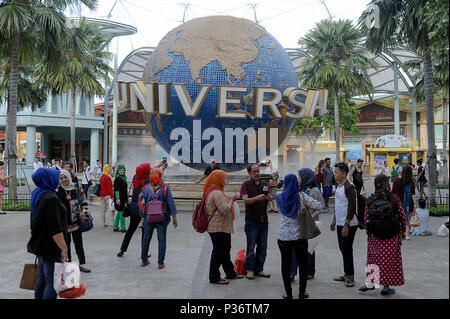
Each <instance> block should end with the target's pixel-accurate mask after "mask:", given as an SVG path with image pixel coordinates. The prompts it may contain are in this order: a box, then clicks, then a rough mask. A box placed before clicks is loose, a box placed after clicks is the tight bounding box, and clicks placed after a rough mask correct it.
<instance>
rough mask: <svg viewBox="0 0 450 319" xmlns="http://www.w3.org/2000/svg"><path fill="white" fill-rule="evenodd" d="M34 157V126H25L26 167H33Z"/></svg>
mask: <svg viewBox="0 0 450 319" xmlns="http://www.w3.org/2000/svg"><path fill="white" fill-rule="evenodd" d="M35 157H36V126H32V125H28V126H27V155H26V161H27V165H33V163H34V158H35Z"/></svg>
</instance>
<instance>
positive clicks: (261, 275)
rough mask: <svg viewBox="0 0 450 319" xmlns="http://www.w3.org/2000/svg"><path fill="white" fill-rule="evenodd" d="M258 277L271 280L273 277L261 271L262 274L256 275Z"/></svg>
mask: <svg viewBox="0 0 450 319" xmlns="http://www.w3.org/2000/svg"><path fill="white" fill-rule="evenodd" d="M256 276H259V277H263V278H270V276H271V275H270V274H266V273H265V272H264V271H260V272H258V273H256Z"/></svg>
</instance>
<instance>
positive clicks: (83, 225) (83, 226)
mask: <svg viewBox="0 0 450 319" xmlns="http://www.w3.org/2000/svg"><path fill="white" fill-rule="evenodd" d="M84 214H85V218H84V219H82V218H81V217H78V230H79V231H80V232H82V233H84V232H86V231H89V230H91V229H92V228H94V219H93V218H92V215H91V213H89V210H87V209H86V208H85V209H84Z"/></svg>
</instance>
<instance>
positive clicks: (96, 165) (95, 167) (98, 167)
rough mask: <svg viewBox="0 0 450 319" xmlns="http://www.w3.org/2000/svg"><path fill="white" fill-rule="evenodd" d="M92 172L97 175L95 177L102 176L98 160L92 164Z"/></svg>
mask: <svg viewBox="0 0 450 319" xmlns="http://www.w3.org/2000/svg"><path fill="white" fill-rule="evenodd" d="M94 174H95V175H96V176H97V179H100V177H101V176H102V164H101V163H100V160H97V163H96V164H95V166H94Z"/></svg>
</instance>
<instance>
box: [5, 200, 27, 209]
mask: <svg viewBox="0 0 450 319" xmlns="http://www.w3.org/2000/svg"><path fill="white" fill-rule="evenodd" d="M2 209H3V210H5V211H29V210H30V202H29V201H23V202H19V203H10V202H9V201H4V202H3V203H2Z"/></svg>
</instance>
